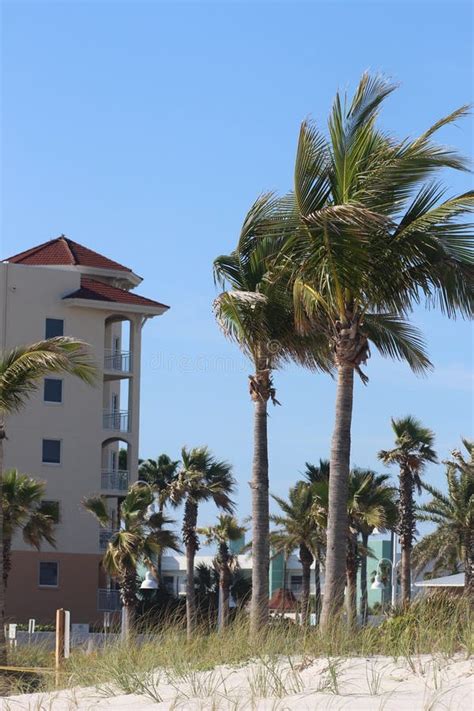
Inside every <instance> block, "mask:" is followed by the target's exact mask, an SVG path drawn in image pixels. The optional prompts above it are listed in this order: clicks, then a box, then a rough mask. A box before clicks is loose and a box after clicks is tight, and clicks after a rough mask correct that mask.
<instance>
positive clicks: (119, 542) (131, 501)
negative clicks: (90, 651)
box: [82, 484, 179, 637]
mask: <svg viewBox="0 0 474 711" xmlns="http://www.w3.org/2000/svg"><path fill="white" fill-rule="evenodd" d="M152 504H153V494H152V491H151V489H149V488H148V487H147V486H141V485H139V484H138V485H137V484H135V485H132V486H131V487H130V489H129V491H128V493H127V495H126V496H125V498H124V499H123V500H122V503H121V505H120V529H119V530H118V531H113V532H112V535H111V537H110V540H109V541H108V543H107V549H106V551H105V554H104V558H103V567H104V570H105V572H106V573H107V574H108V575H110V577H111V578H115V579H116V580H117V581H118V584H119V587H120V592H121V597H122V603H123V607H124V611H125V614H124V626H123V634H124V637H128V636H129V635H130V633H131V631H132V629H133V623H134V617H135V610H136V605H137V591H138V580H137V566H138V564H139V563H140V562H141V561H143V562H144V563H145V565H146V566H147V567H148V568H149V569H150V570H153V572H155V570H154V561H155V559H156V556H158V555H161V554H162V553H163V551H164V550H166V549H168V548H169V549H171V550H174V551H179V546H178V541H177V538H176V536H175V534H174V533H173V532H172V531H170V530H168V529H165V528H164V527H163V526H164V525H166V524H168V523H171V520H170V519H167V518H166V517H164V516H163V514H162V513H152V514H150V506H151V505H152ZM82 505H83V506H84V508H85V509H86V510H87V511H89V512H90V513H91V514H93V515H94V516H95V518H96V519H97V520H98V521H99V523H100V525H101V526H102V527H103V528H105V529H111V528H112V526H113V523H114V520H115V519H114V516H113V514H112V511H111V510H110V508H109V505H108V502H107V498H106V497H105V496H91V497H88V498H86V499H84V500H83V502H82Z"/></svg>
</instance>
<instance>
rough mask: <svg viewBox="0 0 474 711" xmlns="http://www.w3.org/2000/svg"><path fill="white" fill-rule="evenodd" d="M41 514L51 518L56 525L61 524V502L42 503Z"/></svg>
mask: <svg viewBox="0 0 474 711" xmlns="http://www.w3.org/2000/svg"><path fill="white" fill-rule="evenodd" d="M40 512H41V513H42V514H45V515H46V516H51V518H52V519H53V521H54V523H59V501H42V502H41V504H40Z"/></svg>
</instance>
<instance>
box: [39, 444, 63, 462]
mask: <svg viewBox="0 0 474 711" xmlns="http://www.w3.org/2000/svg"><path fill="white" fill-rule="evenodd" d="M42 461H43V463H44V464H60V463H61V440H59V439H44V440H43V458H42Z"/></svg>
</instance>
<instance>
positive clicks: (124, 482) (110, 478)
mask: <svg viewBox="0 0 474 711" xmlns="http://www.w3.org/2000/svg"><path fill="white" fill-rule="evenodd" d="M100 488H101V489H107V490H109V489H114V490H115V491H127V489H128V471H126V470H125V469H102V472H101V475H100Z"/></svg>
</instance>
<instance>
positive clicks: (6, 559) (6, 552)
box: [3, 535, 12, 591]
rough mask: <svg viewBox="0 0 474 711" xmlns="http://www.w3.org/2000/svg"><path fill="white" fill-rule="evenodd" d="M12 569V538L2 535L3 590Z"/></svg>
mask: <svg viewBox="0 0 474 711" xmlns="http://www.w3.org/2000/svg"><path fill="white" fill-rule="evenodd" d="M11 569H12V539H11V538H10V537H9V536H5V535H4V537H3V584H4V586H5V591H6V589H7V586H8V576H9V575H10V570H11Z"/></svg>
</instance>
